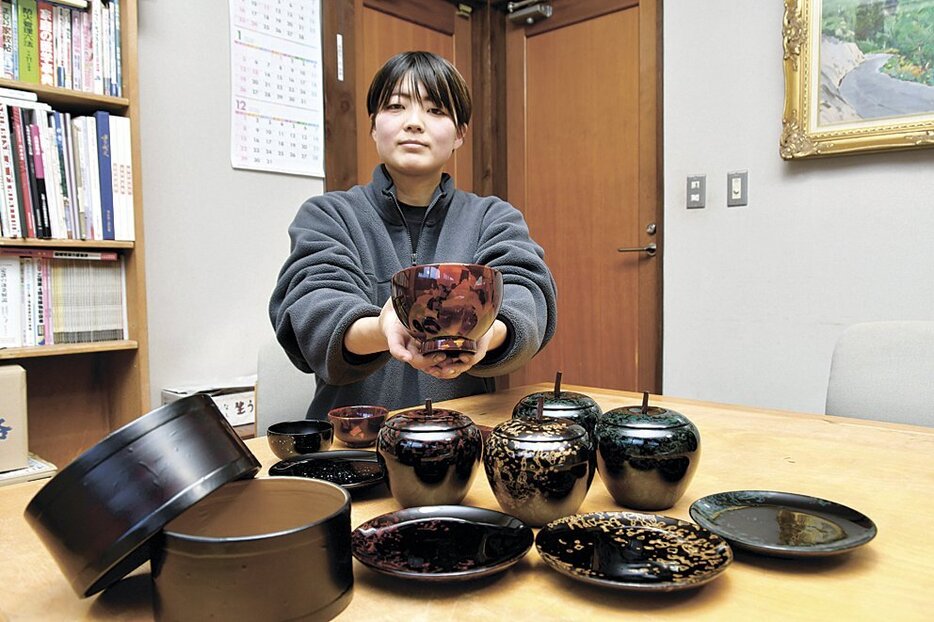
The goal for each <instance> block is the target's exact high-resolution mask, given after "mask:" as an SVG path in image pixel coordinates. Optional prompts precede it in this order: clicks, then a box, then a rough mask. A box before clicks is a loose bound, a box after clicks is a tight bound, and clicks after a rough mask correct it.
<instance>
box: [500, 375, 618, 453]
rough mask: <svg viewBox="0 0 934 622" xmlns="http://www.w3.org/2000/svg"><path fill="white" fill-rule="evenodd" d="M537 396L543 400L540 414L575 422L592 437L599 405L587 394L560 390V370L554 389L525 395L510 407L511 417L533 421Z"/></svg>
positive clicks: (536, 406) (598, 413) (598, 414)
mask: <svg viewBox="0 0 934 622" xmlns="http://www.w3.org/2000/svg"><path fill="white" fill-rule="evenodd" d="M539 398H542V400H543V412H542V414H543V415H544V416H545V417H551V418H553V419H565V420H569V421H571V422H572V423H576V424H577V425H579V426H582V427H583V428H584V429H585V430H587V433H588V434H589V435H590V437H591V439H592V438H593V431H594V427H595V426H596V425H597V420H598V419H599V418H600V415H602V414H603V411H601V410H600V405H599V404H597V402H595V401H594V400H593V398H591V397H590V396H588V395H584V394H583V393H576V392H574V391H562V390H561V372H560V371H559V372H558V373H557V374H555V388H554V391H538V392H536V393H530V394H529V395H526V396H525V397H523V398H522V399H521V400H519V402H518V403H517V404H516V406H515V407H514V408H513V409H512V418H513V419H524V420H526V421H534V420H535V419H536V417H537V416H538V414H537V410H538V399H539Z"/></svg>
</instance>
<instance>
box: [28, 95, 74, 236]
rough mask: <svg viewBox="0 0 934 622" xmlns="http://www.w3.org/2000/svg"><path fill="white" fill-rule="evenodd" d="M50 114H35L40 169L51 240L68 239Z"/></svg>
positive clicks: (63, 198)
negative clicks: (47, 209)
mask: <svg viewBox="0 0 934 622" xmlns="http://www.w3.org/2000/svg"><path fill="white" fill-rule="evenodd" d="M52 115H53V113H52V112H38V111H37V112H36V123H37V125H38V128H39V138H40V140H41V143H40V144H41V145H42V169H43V171H44V172H45V191H46V194H47V195H48V205H49V220H50V223H51V232H52V237H53V238H59V239H64V238H67V237H68V233H67V230H68V227H67V225H66V220H65V197H64V196H63V195H62V178H61V175H60V174H59V167H60V162H59V159H58V148H57V146H56V144H55V128H54V125H53V122H52Z"/></svg>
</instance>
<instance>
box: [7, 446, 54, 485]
mask: <svg viewBox="0 0 934 622" xmlns="http://www.w3.org/2000/svg"><path fill="white" fill-rule="evenodd" d="M57 472H58V467H57V466H55V465H54V464H52V463H51V462H48V461H47V460H43V459H42V458H40V457H39V456H37V455H36V454H34V453H30V454H29V458H28V462H27V463H26V466H25V467H23V468H22V469H15V470H13V471H3V472H0V486H8V485H10V484H20V483H23V482H32V481H36V480H40V479H49V478H50V477H52V476H54V475H55V474H56V473H57Z"/></svg>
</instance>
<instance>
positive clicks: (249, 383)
mask: <svg viewBox="0 0 934 622" xmlns="http://www.w3.org/2000/svg"><path fill="white" fill-rule="evenodd" d="M195 393H203V394H204V395H209V396H210V397H211V399H212V400H214V403H215V404H217V407H218V408H219V409H220V411H221V412H222V413H224V417H226V418H227V421H229V422H230V425H232V426H241V425H249V424H251V423H254V422H255V421H256V375H252V376H243V377H241V378H232V379H230V380H224V381H220V382H216V383H211V384H201V385H188V386H182V387H172V388H168V389H162V403H163V404H169V403H171V402H174V401H175V400H179V399H181V398H183V397H188V396H189V395H194V394H195Z"/></svg>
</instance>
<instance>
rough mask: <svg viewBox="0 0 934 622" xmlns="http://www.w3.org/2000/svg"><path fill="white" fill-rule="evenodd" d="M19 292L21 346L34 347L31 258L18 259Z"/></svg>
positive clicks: (34, 304) (34, 286) (33, 293)
mask: <svg viewBox="0 0 934 622" xmlns="http://www.w3.org/2000/svg"><path fill="white" fill-rule="evenodd" d="M19 265H20V284H21V285H20V291H21V292H22V298H23V306H22V317H23V322H22V327H23V333H22V335H23V345H24V346H34V345H36V277H35V262H34V261H33V259H32V258H31V257H22V258H21V259H20V264H19Z"/></svg>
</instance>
